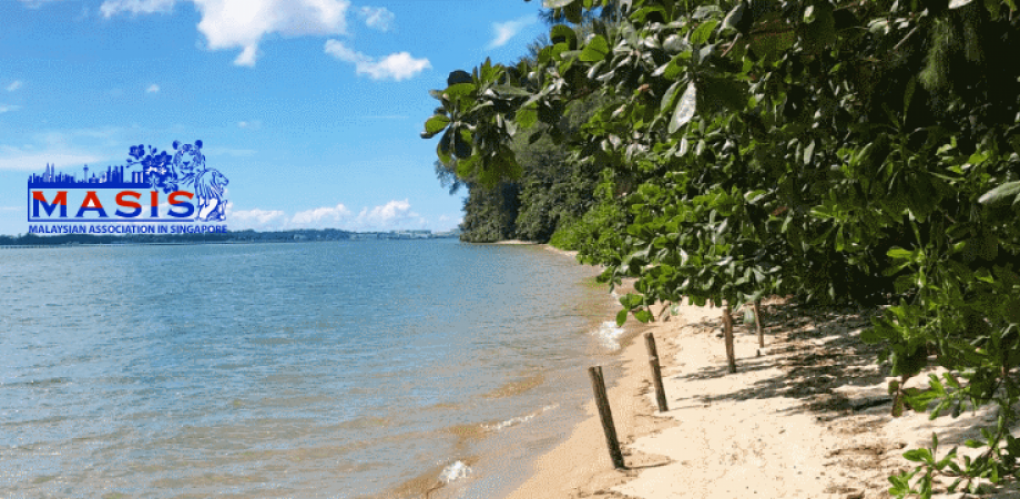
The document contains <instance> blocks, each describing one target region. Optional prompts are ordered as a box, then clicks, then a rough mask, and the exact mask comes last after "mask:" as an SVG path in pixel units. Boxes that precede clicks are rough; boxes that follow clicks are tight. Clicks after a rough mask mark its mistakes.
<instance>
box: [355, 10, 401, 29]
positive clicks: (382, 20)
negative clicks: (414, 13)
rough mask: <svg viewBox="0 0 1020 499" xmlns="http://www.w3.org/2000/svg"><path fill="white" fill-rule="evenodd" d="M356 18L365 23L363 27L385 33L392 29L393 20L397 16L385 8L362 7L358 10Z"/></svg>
mask: <svg viewBox="0 0 1020 499" xmlns="http://www.w3.org/2000/svg"><path fill="white" fill-rule="evenodd" d="M358 17H360V18H361V19H362V20H363V21H365V26H368V27H369V28H372V29H377V30H379V31H382V32H386V31H389V30H390V28H391V27H393V20H394V19H396V17H397V16H395V15H393V13H392V12H390V11H389V9H387V8H386V7H362V8H360V9H358Z"/></svg>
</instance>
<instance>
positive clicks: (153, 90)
mask: <svg viewBox="0 0 1020 499" xmlns="http://www.w3.org/2000/svg"><path fill="white" fill-rule="evenodd" d="M145 93H147V94H158V93H159V85H156V84H155V83H153V84H152V85H149V88H146V89H145Z"/></svg>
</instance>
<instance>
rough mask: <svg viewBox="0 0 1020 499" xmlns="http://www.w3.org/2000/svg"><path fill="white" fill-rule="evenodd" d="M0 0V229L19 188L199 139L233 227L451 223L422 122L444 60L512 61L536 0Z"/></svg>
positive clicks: (21, 221)
mask: <svg viewBox="0 0 1020 499" xmlns="http://www.w3.org/2000/svg"><path fill="white" fill-rule="evenodd" d="M366 1H367V3H358V1H357V0H349V1H348V0H0V19H2V20H3V21H2V22H0V234H19V233H24V232H27V230H28V223H27V222H26V221H25V216H26V214H25V204H26V201H25V199H26V182H27V178H28V176H29V175H30V174H31V173H40V174H41V173H42V172H43V170H44V168H45V165H46V164H47V163H55V164H56V167H57V171H58V172H60V171H63V172H67V173H74V172H81V171H82V167H83V166H84V165H86V164H88V166H89V168H90V170H92V171H95V169H97V168H101V169H103V170H105V169H106V166H108V165H122V164H124V163H125V159H126V158H127V157H128V156H127V153H128V150H129V148H130V147H131V146H132V145H136V144H151V145H153V146H156V147H158V148H160V149H166V150H168V151H171V152H172V143H173V141H175V140H179V141H182V142H185V143H192V142H194V141H195V140H196V139H201V140H202V141H203V143H204V151H205V155H206V161H207V164H208V166H209V167H211V168H216V169H218V170H220V171H221V172H223V174H224V175H226V176H227V177H228V178H229V179H230V186H229V191H228V196H227V198H228V200H229V202H230V209H229V212H228V219H227V224H228V227H230V228H231V229H232V230H236V229H244V228H256V229H264V230H279V229H288V228H299V227H311V228H325V227H335V228H342V229H349V230H391V229H402V228H412V229H417V228H428V229H432V230H447V229H450V228H453V227H455V226H456V225H457V223H458V222H459V221H460V219H461V216H462V211H461V206H462V197H463V194H458V195H456V196H450V195H449V194H448V193H447V192H446V190H444V189H443V188H442V187H441V186H440V185H439V183H438V181H437V180H436V178H435V174H434V170H433V166H432V165H433V162H434V161H435V145H436V140H437V139H432V140H422V139H421V138H419V137H418V133H419V132H420V131H421V130H422V123H423V122H424V121H425V119H426V118H428V116H429V115H431V113H432V110H433V109H434V108H435V107H436V105H437V102H436V101H435V100H433V99H432V98H431V97H429V95H428V90H429V89H432V88H443V87H445V80H446V75H447V74H448V73H449V72H450V71H452V70H454V69H467V70H469V69H471V68H472V67H474V66H475V65H477V64H479V63H480V62H482V61H483V60H484V59H485V57H487V56H491V57H492V59H493V61H494V62H513V61H514V60H515V59H517V58H518V57H519V56H520V55H522V54H524V53H525V51H526V46H527V44H528V43H529V42H530V41H532V40H533V39H534V38H535V37H536V36H538V35H539V34H541V33H542V32H544V31H546V29H547V28H546V27H544V26H543V25H542V23H541V22H540V21H539V20H538V17H537V14H538V11H539V9H540V7H541V2H540V1H537V0H536V1H533V2H530V3H526V2H524V1H522V0H484V1H471V0H403V1H396V0H366Z"/></svg>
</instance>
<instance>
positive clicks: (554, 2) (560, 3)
mask: <svg viewBox="0 0 1020 499" xmlns="http://www.w3.org/2000/svg"><path fill="white" fill-rule="evenodd" d="M575 1H577V0H542V6H543V7H545V8H547V9H562V8H563V7H566V6H568V5H570V4H572V3H574V2H575Z"/></svg>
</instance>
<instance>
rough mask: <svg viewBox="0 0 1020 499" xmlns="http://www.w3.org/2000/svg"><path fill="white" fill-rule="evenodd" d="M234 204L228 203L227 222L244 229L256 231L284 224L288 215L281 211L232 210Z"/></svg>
mask: <svg viewBox="0 0 1020 499" xmlns="http://www.w3.org/2000/svg"><path fill="white" fill-rule="evenodd" d="M233 206H234V203H231V202H228V203H227V221H228V222H230V223H231V224H232V225H235V226H240V228H244V229H256V228H264V227H268V226H272V225H274V224H278V223H279V222H282V221H283V220H284V219H285V218H286V216H287V214H286V213H284V212H282V211H279V210H260V209H258V208H255V209H252V210H236V211H235V210H232V209H231V208H233Z"/></svg>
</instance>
